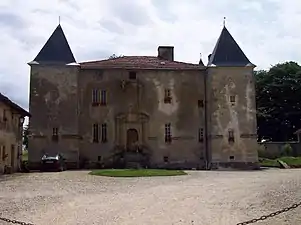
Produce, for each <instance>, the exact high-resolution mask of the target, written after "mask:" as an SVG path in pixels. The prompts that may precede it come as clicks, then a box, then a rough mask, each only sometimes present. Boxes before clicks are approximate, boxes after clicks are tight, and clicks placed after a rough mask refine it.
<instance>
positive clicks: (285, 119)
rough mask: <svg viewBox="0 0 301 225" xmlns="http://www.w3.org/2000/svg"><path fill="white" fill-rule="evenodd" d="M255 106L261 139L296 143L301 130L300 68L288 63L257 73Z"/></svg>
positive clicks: (293, 63) (295, 64)
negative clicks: (295, 133)
mask: <svg viewBox="0 0 301 225" xmlns="http://www.w3.org/2000/svg"><path fill="white" fill-rule="evenodd" d="M255 78H256V104H257V123H258V136H259V138H262V137H264V138H268V139H270V140H273V141H287V140H293V139H295V138H296V137H295V135H294V132H295V131H296V130H297V129H299V128H301V98H300V97H299V96H301V67H300V66H299V65H298V64H297V63H295V62H286V63H282V64H277V65H275V66H273V67H271V68H270V69H269V70H268V71H263V70H261V71H256V72H255Z"/></svg>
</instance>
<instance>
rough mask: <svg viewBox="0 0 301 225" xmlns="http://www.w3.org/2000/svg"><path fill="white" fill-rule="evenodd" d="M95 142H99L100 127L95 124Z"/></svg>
mask: <svg viewBox="0 0 301 225" xmlns="http://www.w3.org/2000/svg"><path fill="white" fill-rule="evenodd" d="M93 142H94V143H98V142H99V127H98V124H97V123H95V124H93Z"/></svg>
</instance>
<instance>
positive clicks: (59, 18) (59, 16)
mask: <svg viewBox="0 0 301 225" xmlns="http://www.w3.org/2000/svg"><path fill="white" fill-rule="evenodd" d="M59 25H61V16H59Z"/></svg>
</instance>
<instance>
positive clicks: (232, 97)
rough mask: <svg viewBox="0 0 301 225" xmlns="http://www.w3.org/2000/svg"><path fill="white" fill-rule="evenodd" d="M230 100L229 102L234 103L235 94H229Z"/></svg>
mask: <svg viewBox="0 0 301 225" xmlns="http://www.w3.org/2000/svg"><path fill="white" fill-rule="evenodd" d="M230 102H231V103H235V95H231V96H230Z"/></svg>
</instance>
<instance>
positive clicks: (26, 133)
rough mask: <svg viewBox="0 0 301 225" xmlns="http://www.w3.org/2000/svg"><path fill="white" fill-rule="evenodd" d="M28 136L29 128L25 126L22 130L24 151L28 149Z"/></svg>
mask: <svg viewBox="0 0 301 225" xmlns="http://www.w3.org/2000/svg"><path fill="white" fill-rule="evenodd" d="M28 135H29V128H28V126H25V127H24V128H23V145H24V146H25V148H26V149H28Z"/></svg>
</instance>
